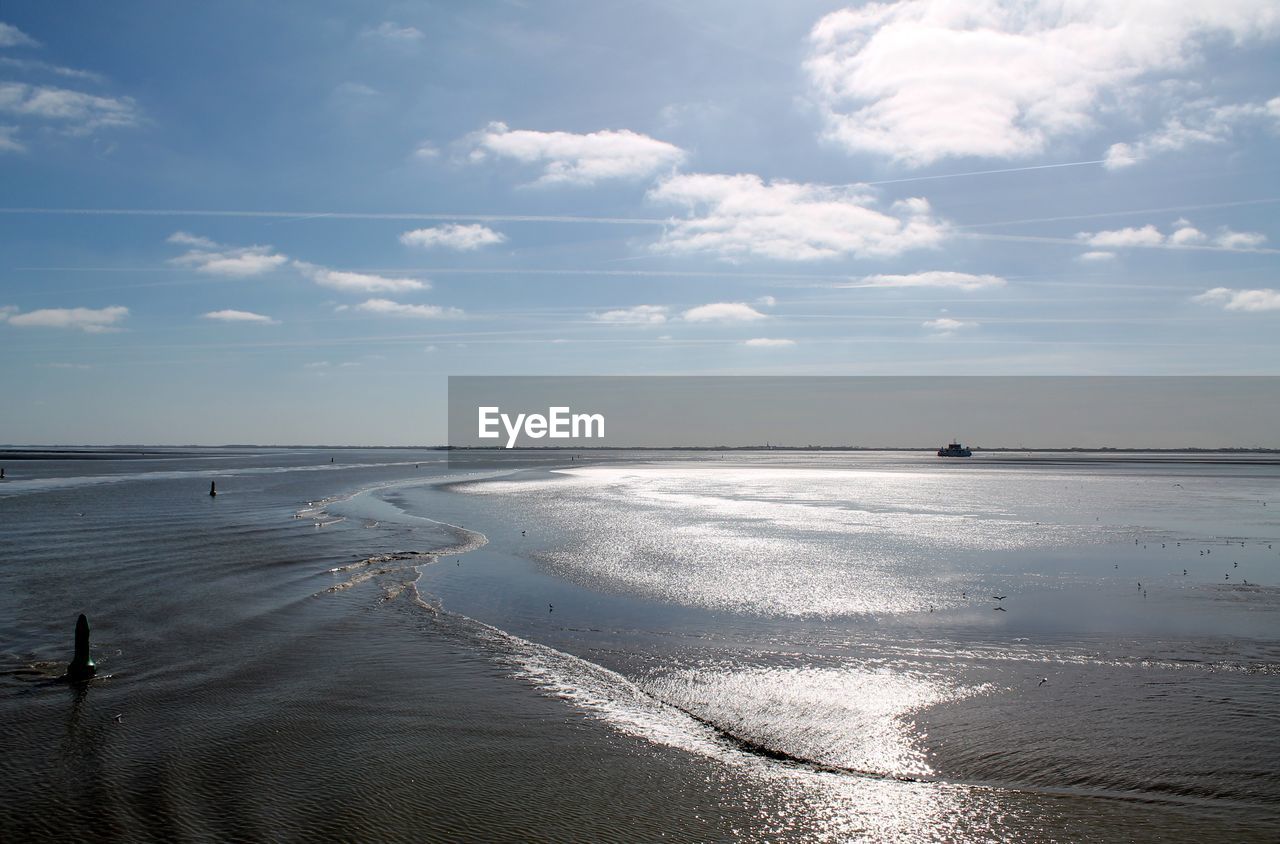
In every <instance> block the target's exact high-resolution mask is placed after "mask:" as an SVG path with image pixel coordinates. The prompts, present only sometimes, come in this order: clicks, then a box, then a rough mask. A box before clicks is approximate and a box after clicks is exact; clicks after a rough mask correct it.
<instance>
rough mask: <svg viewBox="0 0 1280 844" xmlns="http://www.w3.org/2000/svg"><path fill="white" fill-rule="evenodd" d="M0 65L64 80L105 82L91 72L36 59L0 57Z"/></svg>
mask: <svg viewBox="0 0 1280 844" xmlns="http://www.w3.org/2000/svg"><path fill="white" fill-rule="evenodd" d="M0 46H3V45H0ZM0 65H4V66H5V67H13V68H17V69H18V70H21V71H23V72H25V73H49V74H52V75H54V76H61V77H63V78H64V79H79V80H82V81H85V82H94V83H97V84H103V83H105V82H106V81H107V80H106V78H105V77H103V76H102V75H101V74H99V73H94V72H93V71H89V70H80V69H79V68H74V67H64V66H62V65H57V64H50V63H49V62H42V61H39V60H38V59H15V58H13V57H12V56H0Z"/></svg>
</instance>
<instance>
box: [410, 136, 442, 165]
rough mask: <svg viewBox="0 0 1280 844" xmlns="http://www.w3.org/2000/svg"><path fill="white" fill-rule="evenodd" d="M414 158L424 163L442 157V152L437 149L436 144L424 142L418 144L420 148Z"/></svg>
mask: <svg viewBox="0 0 1280 844" xmlns="http://www.w3.org/2000/svg"><path fill="white" fill-rule="evenodd" d="M413 157H414V158H418V159H421V160H423V161H431V160H433V159H436V158H439V157H440V150H439V149H437V148H436V145H435V144H433V143H431V142H429V141H423V142H422V143H420V144H418V148H417V149H415V150H414V151H413Z"/></svg>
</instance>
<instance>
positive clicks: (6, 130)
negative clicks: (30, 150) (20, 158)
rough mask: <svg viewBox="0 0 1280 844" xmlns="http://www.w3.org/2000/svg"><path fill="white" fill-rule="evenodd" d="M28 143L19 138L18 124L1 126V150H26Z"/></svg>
mask: <svg viewBox="0 0 1280 844" xmlns="http://www.w3.org/2000/svg"><path fill="white" fill-rule="evenodd" d="M26 151H27V145H26V144H24V143H23V142H22V141H20V140H18V127H17V126H0V152H26Z"/></svg>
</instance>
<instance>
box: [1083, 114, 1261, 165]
mask: <svg viewBox="0 0 1280 844" xmlns="http://www.w3.org/2000/svg"><path fill="white" fill-rule="evenodd" d="M1248 124H1260V125H1263V126H1267V127H1270V128H1271V129H1272V130H1274V129H1277V128H1280V97H1275V98H1274V99H1271V100H1268V101H1267V102H1251V103H1236V104H1232V105H1218V104H1216V103H1214V102H1213V101H1212V100H1199V101H1196V102H1192V103H1186V104H1183V105H1182V106H1180V107H1179V109H1178V111H1177V113H1175V114H1173V115H1171V116H1170V117H1168V118H1166V120H1165V122H1164V125H1163V126H1161V127H1160V128H1159V129H1157V130H1156V131H1154V132H1151V133H1149V134H1147V135H1145V136H1143V137H1142V138H1140V139H1139V140H1137V141H1134V142H1132V143H1121V144H1112V145H1111V147H1110V148H1109V149H1108V150H1107V155H1106V159H1105V160H1104V162H1103V164H1104V166H1105V167H1106V168H1107V169H1108V170H1119V169H1121V168H1124V167H1131V166H1133V165H1134V164H1137V163H1139V162H1141V161H1145V160H1147V159H1148V158H1151V157H1152V156H1155V155H1159V154H1161V153H1167V152H1178V151H1180V150H1183V149H1186V148H1187V147H1191V146H1197V145H1204V144H1223V143H1226V142H1228V141H1230V140H1231V139H1232V137H1234V136H1235V134H1236V133H1237V131H1238V130H1239V127H1240V126H1242V125H1248Z"/></svg>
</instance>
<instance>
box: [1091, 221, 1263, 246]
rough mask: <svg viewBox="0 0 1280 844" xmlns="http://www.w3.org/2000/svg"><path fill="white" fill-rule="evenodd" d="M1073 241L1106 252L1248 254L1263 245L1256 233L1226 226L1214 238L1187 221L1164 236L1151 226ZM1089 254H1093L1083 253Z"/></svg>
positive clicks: (1096, 233) (1175, 224)
mask: <svg viewBox="0 0 1280 844" xmlns="http://www.w3.org/2000/svg"><path fill="white" fill-rule="evenodd" d="M1076 238H1077V239H1079V240H1080V242H1081V243H1084V244H1086V245H1088V246H1100V247H1104V248H1107V249H1123V248H1126V247H1143V248H1165V249H1197V248H1198V249H1221V250H1225V251H1230V252H1249V251H1251V250H1254V249H1257V248H1259V247H1260V246H1262V244H1264V243H1266V241H1267V238H1266V236H1265V235H1262V234H1259V233H1258V232H1238V231H1233V230H1231V229H1229V228H1227V227H1225V226H1223V227H1222V228H1220V229H1218V232H1217V233H1216V234H1214V235H1208V234H1205V233H1204V232H1202V231H1200V230H1199V229H1197V228H1196V227H1195V226H1193V225H1192V224H1191V223H1190V222H1189V221H1187V220H1177V221H1175V222H1174V224H1173V231H1172V232H1170V233H1169V234H1168V235H1166V234H1165V233H1164V232H1162V231H1160V230H1159V229H1157V228H1156V227H1155V226H1153V225H1150V224H1148V225H1145V226H1142V227H1140V228H1139V227H1129V228H1123V229H1112V230H1110V231H1100V232H1080V233H1079V234H1077V235H1076ZM1086 254H1092V253H1086Z"/></svg>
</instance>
